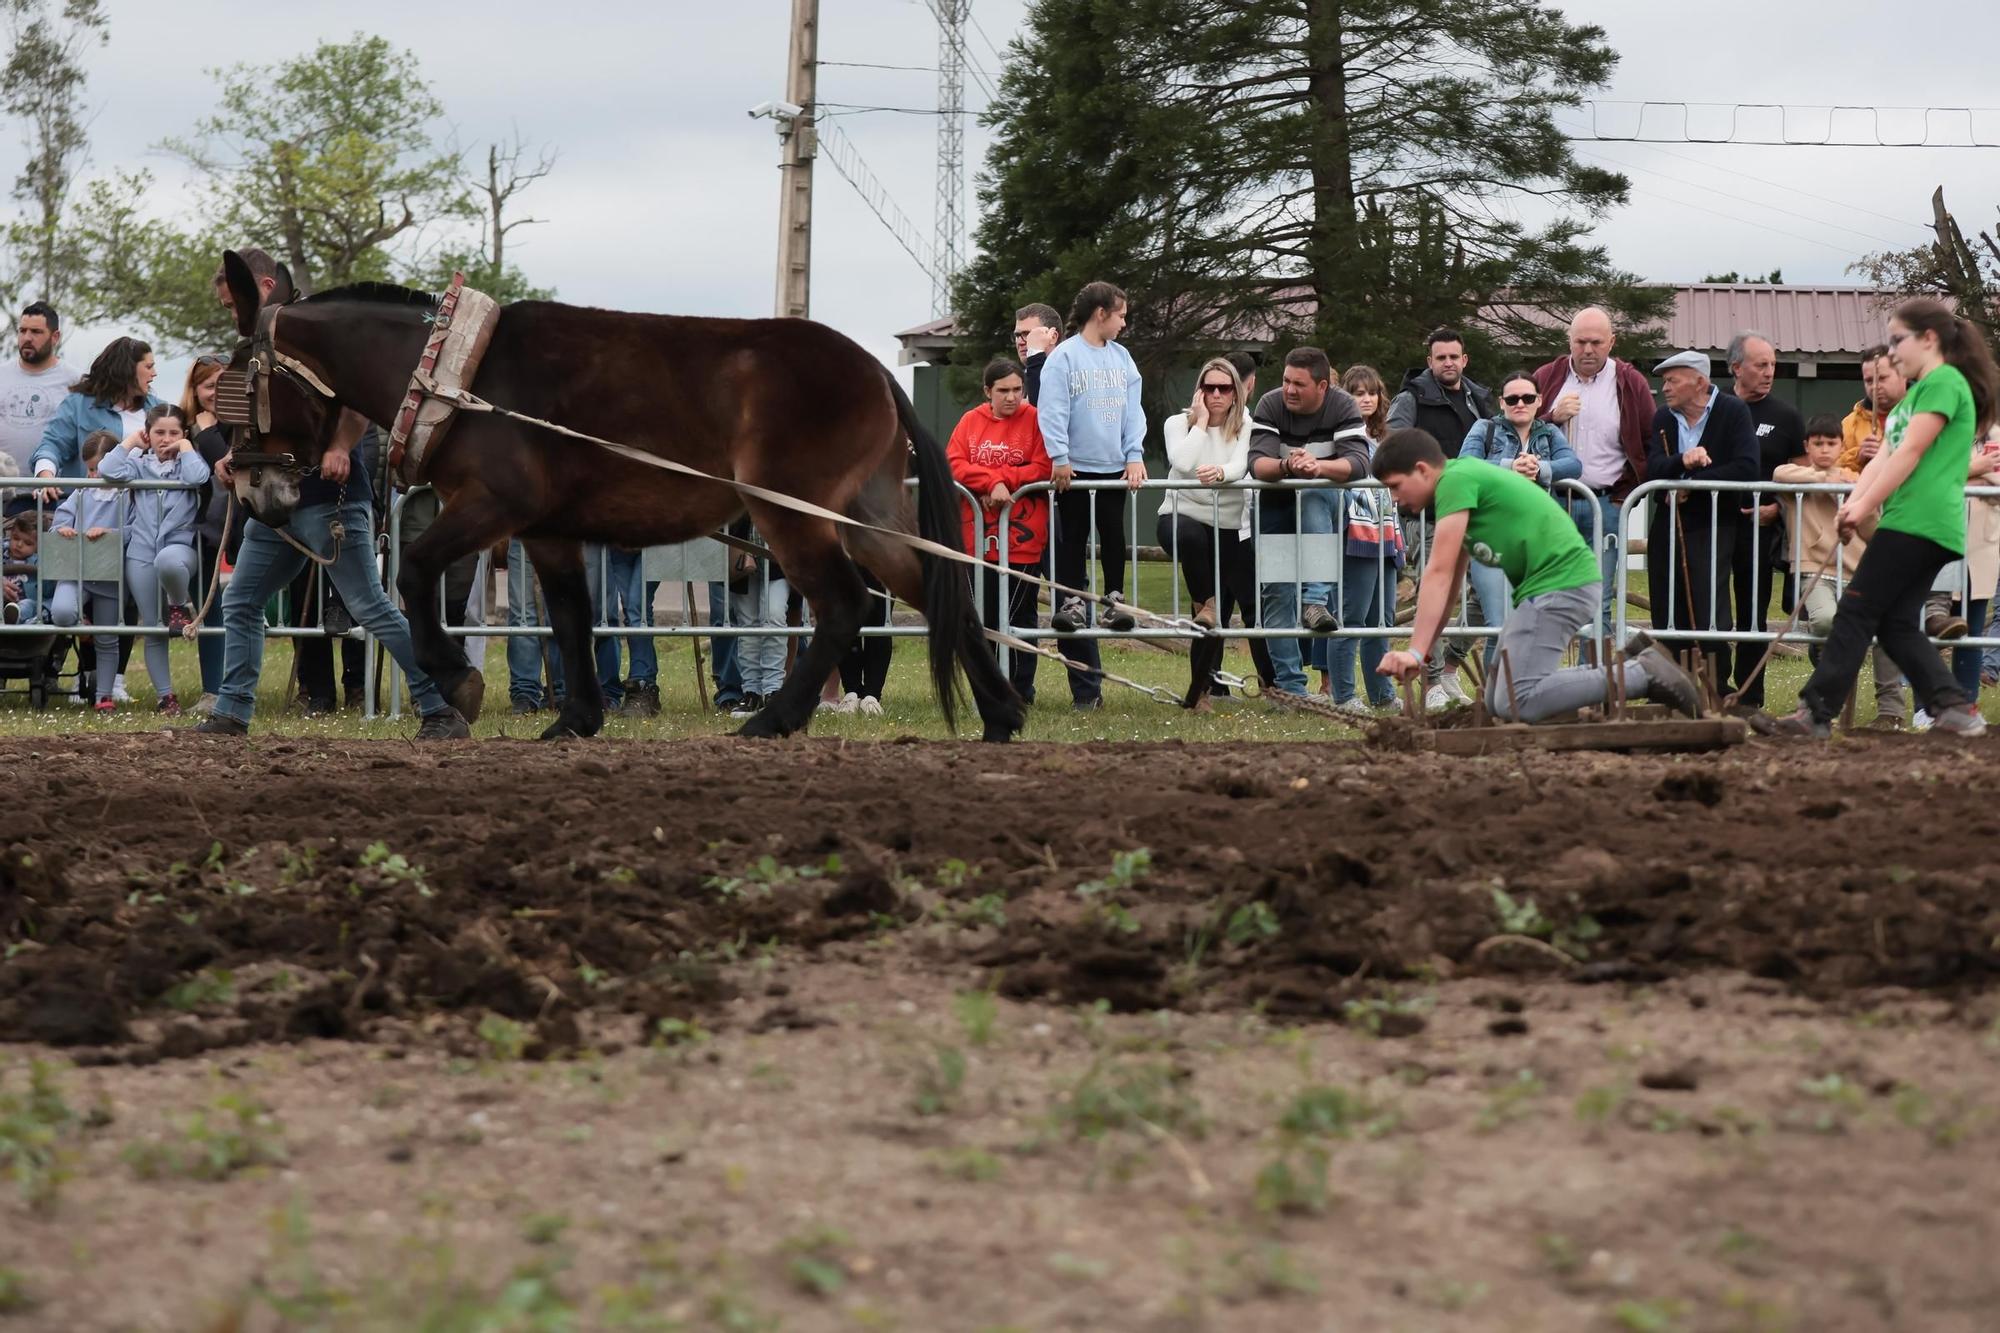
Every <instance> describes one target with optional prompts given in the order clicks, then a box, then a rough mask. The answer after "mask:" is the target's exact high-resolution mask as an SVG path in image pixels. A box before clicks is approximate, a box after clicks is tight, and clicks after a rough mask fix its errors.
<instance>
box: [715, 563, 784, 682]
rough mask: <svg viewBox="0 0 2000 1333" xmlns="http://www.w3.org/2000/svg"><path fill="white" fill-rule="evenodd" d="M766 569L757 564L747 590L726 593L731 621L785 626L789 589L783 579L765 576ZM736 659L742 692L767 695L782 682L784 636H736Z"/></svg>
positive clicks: (766, 625) (776, 626) (742, 623)
mask: <svg viewBox="0 0 2000 1333" xmlns="http://www.w3.org/2000/svg"><path fill="white" fill-rule="evenodd" d="M765 572H766V571H765V569H764V568H763V567H759V568H758V570H757V572H756V573H754V574H752V575H751V576H750V588H749V590H748V591H747V592H736V593H731V594H730V595H729V609H730V615H731V619H732V621H733V623H735V624H738V625H762V626H764V627H766V628H769V629H783V628H784V627H785V603H786V602H788V601H790V600H791V595H792V594H791V589H790V588H789V587H787V586H786V584H785V581H784V580H783V579H767V578H766V577H765ZM736 663H737V667H738V669H739V670H740V671H741V672H742V674H743V693H744V694H746V695H748V694H754V695H757V696H758V697H759V698H762V699H769V698H770V697H771V696H772V695H774V694H776V693H777V692H778V689H779V687H781V686H782V685H783V684H784V683H785V636H784V635H782V634H748V635H744V636H742V637H741V638H738V639H737V640H736Z"/></svg>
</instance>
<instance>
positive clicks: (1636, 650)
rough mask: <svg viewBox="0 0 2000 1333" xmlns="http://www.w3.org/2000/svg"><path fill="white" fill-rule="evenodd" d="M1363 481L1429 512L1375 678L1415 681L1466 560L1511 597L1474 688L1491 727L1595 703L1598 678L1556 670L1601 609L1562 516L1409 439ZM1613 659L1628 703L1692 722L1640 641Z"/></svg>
mask: <svg viewBox="0 0 2000 1333" xmlns="http://www.w3.org/2000/svg"><path fill="white" fill-rule="evenodd" d="M1374 470H1375V476H1376V478H1377V480H1379V481H1381V482H1382V484H1383V485H1385V486H1387V487H1388V488H1389V492H1390V494H1392V495H1394V496H1395V497H1396V503H1397V504H1398V505H1400V506H1402V507H1403V509H1404V510H1405V511H1408V512H1411V513H1416V512H1418V511H1421V510H1424V509H1427V508H1435V510H1436V514H1437V519H1436V523H1435V526H1434V527H1433V528H1432V530H1431V555H1430V562H1429V564H1427V565H1426V566H1425V567H1424V577H1423V579H1422V581H1421V582H1420V583H1419V584H1418V587H1419V589H1420V591H1419V593H1418V595H1417V621H1416V624H1415V625H1414V626H1412V628H1411V631H1410V646H1409V648H1408V649H1407V650H1403V651H1398V652H1393V653H1390V654H1389V655H1388V656H1386V657H1384V658H1383V659H1382V665H1381V666H1380V667H1378V668H1377V670H1379V671H1380V672H1381V673H1382V674H1383V675H1385V676H1395V677H1397V678H1399V679H1404V680H1407V679H1409V678H1410V677H1411V676H1414V675H1416V674H1417V673H1418V672H1419V671H1421V670H1423V665H1424V660H1425V659H1426V658H1427V657H1429V656H1430V654H1431V651H1432V650H1433V649H1434V648H1436V647H1437V642H1438V636H1439V634H1440V633H1441V632H1442V631H1443V629H1444V622H1445V618H1446V616H1447V615H1448V614H1449V613H1450V609H1451V600H1452V595H1453V594H1454V593H1455V592H1456V591H1457V590H1458V586H1459V584H1460V582H1461V581H1463V580H1464V578H1465V571H1466V567H1467V565H1468V564H1469V563H1470V562H1471V561H1473V560H1477V561H1479V562H1480V563H1481V564H1485V565H1494V566H1497V567H1498V568H1499V569H1500V570H1501V571H1502V572H1504V573H1505V574H1506V575H1507V581H1508V582H1509V583H1510V584H1512V585H1513V588H1514V609H1513V610H1512V611H1511V612H1509V613H1508V616H1507V623H1506V624H1505V625H1504V626H1502V628H1501V630H1500V642H1499V646H1498V650H1497V651H1496V652H1495V654H1494V660H1495V662H1496V663H1498V665H1497V666H1496V668H1495V669H1494V671H1493V672H1492V673H1490V674H1489V676H1488V678H1487V682H1486V706H1487V707H1488V708H1490V709H1492V710H1493V712H1494V713H1495V714H1496V715H1498V716H1500V717H1506V718H1512V719H1513V720H1515V721H1519V722H1539V721H1541V720H1543V719H1544V718H1550V717H1555V716H1557V715H1558V714H1562V713H1570V712H1574V711H1576V710H1577V709H1579V708H1584V707H1588V706H1591V705H1601V704H1603V703H1604V686H1605V675H1604V672H1602V671H1600V670H1599V669H1597V668H1596V667H1587V666H1578V667H1570V668H1568V669H1563V667H1562V658H1563V653H1564V652H1566V651H1567V650H1568V648H1569V643H1570V640H1571V639H1573V638H1575V637H1576V634H1577V631H1578V630H1580V629H1582V628H1583V627H1584V626H1585V625H1588V624H1589V623H1590V621H1591V618H1592V617H1593V616H1595V615H1596V614H1597V607H1598V604H1599V602H1600V600H1601V599H1602V580H1601V579H1600V578H1599V575H1598V566H1597V556H1596V555H1595V554H1594V553H1593V552H1592V551H1591V549H1590V547H1589V546H1588V545H1587V544H1586V543H1585V542H1584V540H1583V538H1582V537H1581V536H1579V535H1578V534H1577V530H1576V524H1575V522H1573V521H1572V520H1571V518H1570V516H1569V513H1568V511H1567V510H1565V509H1564V508H1563V507H1562V506H1561V505H1560V504H1557V503H1556V502H1555V501H1554V500H1552V499H1550V498H1549V494H1548V492H1547V491H1545V490H1543V489H1542V488H1541V487H1540V486H1537V485H1536V484H1535V483H1534V482H1532V481H1529V480H1528V479H1527V478H1526V477H1523V476H1521V475H1520V474H1519V473H1517V472H1514V471H1512V470H1510V469H1508V468H1497V467H1494V466H1492V465H1491V464H1489V463H1485V462H1482V461H1480V460H1479V459H1476V458H1454V459H1452V460H1451V461H1450V462H1446V461H1445V456H1444V450H1443V449H1442V448H1440V447H1439V445H1438V442H1437V441H1436V440H1435V439H1433V438H1431V436H1430V435H1429V434H1428V433H1426V432H1424V431H1421V430H1399V431H1392V432H1391V433H1390V435H1389V438H1388V439H1386V440H1384V441H1383V442H1382V447H1381V448H1380V449H1378V450H1376V451H1375V464H1374ZM1625 651H1626V654H1627V659H1628V660H1627V661H1626V663H1625V693H1626V695H1627V696H1628V697H1630V698H1634V699H1653V700H1657V701H1658V702H1660V703H1664V704H1666V705H1668V706H1669V707H1671V708H1673V709H1674V710H1675V711H1677V712H1681V713H1685V714H1687V715H1688V716H1689V717H1698V716H1700V714H1701V696H1700V694H1699V693H1698V692H1697V691H1696V689H1695V683H1694V680H1693V678H1692V677H1690V676H1689V675H1688V674H1687V672H1685V671H1683V670H1681V669H1680V667H1679V666H1677V665H1675V663H1674V660H1673V659H1672V658H1670V657H1668V656H1667V654H1666V653H1665V652H1663V651H1661V650H1660V648H1659V647H1658V645H1656V644H1655V643H1654V642H1653V641H1652V639H1651V638H1650V637H1649V636H1647V635H1644V634H1637V635H1634V636H1633V637H1632V639H1631V641H1630V642H1629V643H1627V644H1626V646H1625ZM1510 670H1511V673H1512V678H1511V680H1510V679H1509V672H1510ZM1517 700H1518V702H1519V707H1520V716H1519V717H1518V718H1517V717H1515V716H1514V707H1515V702H1516V701H1517Z"/></svg>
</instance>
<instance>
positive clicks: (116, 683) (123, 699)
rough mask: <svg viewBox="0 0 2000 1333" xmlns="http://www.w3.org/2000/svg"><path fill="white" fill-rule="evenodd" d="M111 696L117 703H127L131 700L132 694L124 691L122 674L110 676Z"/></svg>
mask: <svg viewBox="0 0 2000 1333" xmlns="http://www.w3.org/2000/svg"><path fill="white" fill-rule="evenodd" d="M111 697H112V699H114V700H116V701H117V702H118V703H121V704H129V703H131V702H132V696H131V695H129V694H127V693H126V692H125V677H124V676H122V675H119V676H113V677H112V678H111Z"/></svg>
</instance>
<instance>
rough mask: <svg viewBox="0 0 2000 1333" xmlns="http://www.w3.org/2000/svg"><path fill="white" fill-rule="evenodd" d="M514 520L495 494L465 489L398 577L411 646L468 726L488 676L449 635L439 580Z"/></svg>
mask: <svg viewBox="0 0 2000 1333" xmlns="http://www.w3.org/2000/svg"><path fill="white" fill-rule="evenodd" d="M513 525H514V516H513V515H512V514H510V513H508V512H507V511H506V510H505V509H503V508H502V507H501V506H500V505H499V504H498V503H497V502H496V501H495V500H494V499H493V497H492V496H490V495H488V494H486V493H485V492H483V491H479V490H471V489H468V490H463V491H460V492H459V493H458V494H456V495H454V496H453V497H452V498H451V503H449V504H447V505H446V506H445V507H444V508H443V509H441V510H440V511H438V517H437V521H436V522H435V523H433V524H431V526H430V527H429V528H428V529H426V530H425V532H424V535H423V536H421V537H419V538H417V540H416V541H414V542H412V543H410V545H409V547H408V548H407V549H405V550H404V552H403V557H402V566H401V568H400V569H399V570H398V571H397V574H396V590H397V591H398V592H400V593H401V594H402V596H403V605H404V607H405V608H407V615H408V619H409V622H410V647H411V650H412V651H413V652H414V653H415V654H416V658H417V665H418V666H419V667H422V668H423V671H424V674H425V675H427V676H429V677H430V678H431V679H432V680H433V681H435V682H437V687H438V691H439V692H440V693H441V694H443V695H444V697H445V701H446V702H447V703H449V704H450V705H451V706H452V707H453V708H456V709H457V710H458V711H459V712H460V713H461V714H463V715H464V717H465V720H466V721H467V722H472V721H476V720H477V719H478V717H479V706H480V703H481V701H482V700H483V699H484V697H485V694H486V678H485V677H484V676H483V675H481V674H480V672H479V670H478V668H477V667H475V666H474V665H473V664H472V661H471V659H470V658H468V657H467V656H466V655H465V644H464V643H463V642H462V641H461V640H459V639H457V638H454V637H453V636H451V635H449V634H447V633H445V629H444V619H443V617H442V616H441V615H440V614H439V606H438V580H439V579H440V578H441V577H442V576H443V574H444V571H445V569H446V568H447V567H448V566H449V565H450V564H451V563H452V562H453V561H454V560H457V559H459V558H460V557H461V556H465V555H469V554H471V553H472V552H474V551H480V550H484V549H485V548H486V547H488V546H491V545H492V544H493V543H494V542H496V541H498V540H500V539H501V538H503V537H506V536H508V535H510V534H511V533H512V532H513V530H514V527H513Z"/></svg>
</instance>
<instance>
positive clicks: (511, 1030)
mask: <svg viewBox="0 0 2000 1333" xmlns="http://www.w3.org/2000/svg"><path fill="white" fill-rule="evenodd" d="M534 1035H535V1031H534V1029H533V1028H531V1027H529V1026H528V1025H527V1024H526V1023H517V1022H515V1021H514V1020H513V1019H511V1018H503V1017H501V1016H500V1015H499V1014H488V1015H486V1016H485V1017H484V1018H482V1019H480V1020H479V1040H480V1042H481V1043H482V1044H484V1046H485V1047H486V1057H487V1058H488V1059H489V1060H499V1061H502V1062H503V1063H508V1064H511V1063H513V1062H514V1061H516V1060H519V1059H521V1058H523V1057H524V1056H525V1055H526V1054H527V1052H528V1043H529V1042H530V1041H532V1040H533V1039H534Z"/></svg>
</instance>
